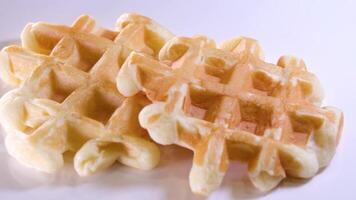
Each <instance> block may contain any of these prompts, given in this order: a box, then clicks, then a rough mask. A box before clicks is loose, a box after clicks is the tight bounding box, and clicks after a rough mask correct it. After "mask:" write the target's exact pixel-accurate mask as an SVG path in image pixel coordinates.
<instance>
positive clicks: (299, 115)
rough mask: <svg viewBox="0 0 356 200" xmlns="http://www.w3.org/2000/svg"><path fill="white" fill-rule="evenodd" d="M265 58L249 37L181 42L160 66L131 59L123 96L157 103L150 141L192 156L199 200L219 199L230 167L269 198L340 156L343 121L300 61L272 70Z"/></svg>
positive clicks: (166, 51) (148, 124)
mask: <svg viewBox="0 0 356 200" xmlns="http://www.w3.org/2000/svg"><path fill="white" fill-rule="evenodd" d="M262 55H263V54H262V51H261V48H260V46H259V45H258V43H257V42H256V41H255V40H252V39H249V38H238V39H234V40H230V41H228V42H225V43H223V45H222V47H221V49H217V48H216V47H215V45H214V42H212V41H211V40H208V39H206V38H203V37H196V38H183V37H176V38H173V39H171V40H170V41H168V42H167V43H166V44H165V45H164V47H163V48H162V49H161V51H160V52H159V60H158V61H157V60H156V59H154V58H152V57H150V56H147V55H144V54H141V53H136V52H132V53H131V54H130V56H129V57H128V59H127V60H126V61H125V63H124V64H123V66H122V68H121V69H120V71H119V74H118V76H117V87H118V89H119V91H120V92H121V93H122V94H123V95H125V96H134V95H136V94H137V93H138V92H139V91H143V92H145V93H146V95H147V97H148V98H149V99H150V100H152V101H153V103H152V104H150V105H148V106H146V107H145V108H144V109H143V110H142V111H141V112H140V114H139V121H140V124H141V125H142V126H143V127H144V128H146V129H147V130H148V132H149V134H150V136H151V138H152V139H153V140H154V141H156V142H157V143H159V144H164V145H167V144H177V145H180V146H183V147H185V148H188V149H191V150H192V151H194V160H193V167H192V169H191V172H190V175H189V179H190V186H191V188H192V190H193V192H195V193H198V194H204V195H206V194H208V193H210V192H211V191H213V190H215V189H216V188H217V187H218V186H219V185H220V184H221V182H222V180H223V177H224V174H225V172H226V170H227V168H228V163H229V161H230V160H239V161H241V162H245V163H247V164H248V175H249V177H250V179H251V181H252V182H253V184H254V185H255V186H256V187H257V188H259V189H260V190H270V189H272V188H274V187H275V186H276V185H277V184H278V183H279V182H280V181H281V180H283V179H284V178H285V177H286V176H290V177H298V178H310V177H312V176H314V175H315V174H316V173H317V172H318V170H319V169H320V168H321V167H324V166H326V165H327V164H328V163H329V162H330V160H331V158H332V157H333V155H334V152H335V148H336V146H337V143H338V140H339V137H340V134H341V130H342V126H343V115H342V113H341V112H340V111H339V110H338V109H336V108H332V107H320V106H319V105H320V102H321V100H322V98H323V96H322V91H321V87H320V85H319V82H318V80H317V78H316V77H315V76H314V75H313V74H311V73H309V72H307V70H306V67H305V64H304V62H303V61H302V60H299V59H296V58H294V57H289V56H283V57H281V58H280V59H279V61H278V65H273V64H270V63H266V62H264V61H263V60H261V58H263V56H262Z"/></svg>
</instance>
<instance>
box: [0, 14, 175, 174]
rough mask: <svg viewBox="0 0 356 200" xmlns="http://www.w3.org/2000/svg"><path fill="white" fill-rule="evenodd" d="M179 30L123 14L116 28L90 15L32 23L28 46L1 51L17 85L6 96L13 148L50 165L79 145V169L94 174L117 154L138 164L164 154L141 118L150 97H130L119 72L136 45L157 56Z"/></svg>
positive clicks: (0, 114)
mask: <svg viewBox="0 0 356 200" xmlns="http://www.w3.org/2000/svg"><path fill="white" fill-rule="evenodd" d="M171 37H173V35H172V34H171V33H169V32H168V31H167V30H165V29H163V28H161V27H160V26H159V25H158V24H156V23H155V22H153V21H151V20H150V19H148V18H146V17H143V16H140V15H136V14H126V15H122V16H121V17H120V18H119V19H118V21H117V31H111V30H108V29H105V28H102V27H100V26H98V25H97V23H96V22H95V20H93V19H92V18H90V17H88V16H81V17H79V18H78V19H77V20H76V22H75V23H74V24H73V25H72V26H71V27H68V26H64V25H55V24H48V23H43V22H40V23H35V24H28V25H27V26H26V27H25V29H24V30H23V32H22V36H21V38H22V46H23V47H18V46H9V47H7V48H5V49H3V50H2V52H1V59H0V60H1V65H0V68H1V71H2V73H1V77H2V79H3V80H4V81H5V82H6V83H8V84H11V85H14V86H19V87H17V88H16V89H14V90H11V91H10V92H8V93H7V94H5V95H4V96H3V97H2V98H1V100H0V121H1V124H2V125H3V127H4V129H5V132H6V133H7V134H6V138H5V145H6V148H7V150H8V152H9V154H10V155H12V156H13V157H15V158H16V159H17V160H18V161H20V162H21V163H23V164H24V165H26V166H29V167H32V168H35V169H38V170H40V171H44V172H48V173H52V172H55V171H57V170H59V169H60V168H62V166H63V154H64V153H66V152H74V153H75V157H74V167H75V169H76V171H77V172H78V174H79V175H83V176H85V175H90V174H92V173H95V172H97V171H99V170H103V169H105V168H107V167H109V166H110V165H111V164H112V163H114V162H115V161H116V160H118V161H119V162H121V163H123V164H125V165H128V166H132V167H135V168H139V169H151V168H152V167H154V166H156V165H157V163H158V161H159V157H160V156H159V155H160V153H159V149H158V148H157V146H156V145H155V144H154V143H153V142H152V141H150V139H149V137H148V135H147V132H146V131H145V130H144V129H142V128H141V127H140V126H139V123H138V113H139V111H140V110H141V109H142V108H143V107H144V106H145V105H147V104H148V103H149V101H148V99H147V98H146V97H145V96H144V95H141V94H138V95H135V96H132V97H129V98H126V97H124V96H122V95H121V94H120V93H119V92H118V91H117V89H116V86H115V77H116V74H117V72H118V70H119V68H120V66H121V64H122V63H123V61H124V60H125V59H126V57H127V56H128V55H129V53H130V52H131V51H133V50H134V51H137V52H142V53H145V54H147V55H151V56H152V57H157V53H158V51H159V49H160V48H161V47H162V46H163V44H164V43H165V42H166V41H167V40H168V39H170V38H171Z"/></svg>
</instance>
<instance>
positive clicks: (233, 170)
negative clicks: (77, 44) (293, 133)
mask: <svg viewBox="0 0 356 200" xmlns="http://www.w3.org/2000/svg"><path fill="white" fill-rule="evenodd" d="M131 11H134V12H138V13H141V14H144V15H147V16H149V17H151V18H153V19H155V20H156V21H158V22H159V23H160V24H162V25H164V26H165V27H167V28H169V29H170V30H171V31H172V32H173V33H175V34H177V35H186V36H191V35H194V34H205V35H208V36H210V37H212V38H215V39H216V40H217V41H218V42H221V41H223V40H224V39H229V38H232V37H235V36H239V35H245V36H251V37H254V38H257V39H258V40H259V41H260V43H261V44H262V46H263V49H264V52H265V56H266V60H267V61H269V62H276V61H277V59H278V57H279V56H280V55H282V54H293V55H297V56H299V57H302V58H304V60H305V61H306V63H307V65H308V68H309V70H310V71H312V72H313V73H315V74H317V76H318V77H319V79H320V80H321V82H322V84H323V86H324V90H325V94H326V101H325V103H326V104H328V105H333V106H336V107H338V108H341V109H342V110H343V111H344V114H345V126H344V132H343V136H342V138H341V142H340V144H339V148H338V151H337V153H336V155H335V157H334V159H333V161H332V162H331V165H330V166H329V167H328V168H326V169H325V170H323V171H322V172H321V173H319V174H318V175H317V176H316V177H315V178H313V179H311V180H309V181H305V182H300V181H288V182H283V183H282V185H281V186H280V187H279V188H277V189H275V190H273V191H272V192H270V193H267V194H260V193H257V192H256V191H254V190H252V189H251V188H250V187H249V185H248V183H246V181H244V179H245V177H244V173H245V171H244V170H245V169H244V168H243V167H241V166H238V165H237V164H233V165H231V166H230V169H229V171H228V174H227V176H226V178H225V181H224V183H223V186H222V187H221V188H220V189H219V190H218V191H216V192H214V193H213V194H212V195H211V196H210V197H209V199H244V198H261V199H313V200H315V199H356V182H355V181H356V172H355V171H356V161H355V158H356V133H355V131H356V125H355V124H356V120H355V119H356V114H355V111H356V109H355V107H356V89H355V88H356V65H355V64H356V61H355V60H356V39H355V37H356V1H336V0H335V1H307V0H305V1H288V2H287V1H246V2H242V1H220V2H218V1H216V2H213V1H203V0H201V1H194V2H193V1H179V2H178V1H171V2H168V1H161V2H159V1H132V0H131V1H100V2H99V1H75V2H74V1H35V0H30V1H13V0H12V1H10V0H9V1H6V0H5V1H4V0H1V1H0V41H1V42H2V43H4V42H8V41H12V40H16V39H18V37H19V34H20V32H21V30H22V28H23V27H24V25H25V24H26V23H27V22H36V21H40V20H42V21H48V22H58V23H65V24H71V23H72V22H73V21H74V20H75V18H76V17H77V16H79V15H80V14H84V13H85V14H90V15H92V16H93V17H95V18H96V19H97V20H98V21H99V22H101V24H102V25H104V26H106V27H111V28H113V27H114V23H115V21H116V19H117V17H118V16H120V15H121V14H123V13H125V12H131ZM191 156H192V154H191V152H189V151H187V150H183V149H182V148H179V147H166V148H165V149H164V155H163V158H162V164H161V165H160V166H159V167H158V168H157V169H155V170H153V171H151V172H142V171H137V170H133V169H129V168H127V167H124V166H121V165H116V166H114V167H113V168H111V169H110V170H108V171H106V172H104V173H101V174H98V175H95V176H93V177H90V178H85V179H83V178H78V176H77V175H76V174H75V172H74V171H73V169H72V167H71V165H68V166H66V169H64V170H63V171H61V172H60V173H59V174H55V175H46V174H42V173H39V172H35V171H33V170H31V169H27V168H24V167H22V166H20V165H19V164H18V163H17V162H16V161H14V160H13V159H12V158H10V157H9V156H7V153H6V152H5V149H4V147H3V141H2V139H0V199H66V200H67V199H79V198H81V199H95V200H97V199H105V198H107V199H200V198H199V197H197V196H194V195H193V194H192V193H191V192H190V190H189V186H188V173H189V170H190V165H191Z"/></svg>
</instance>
